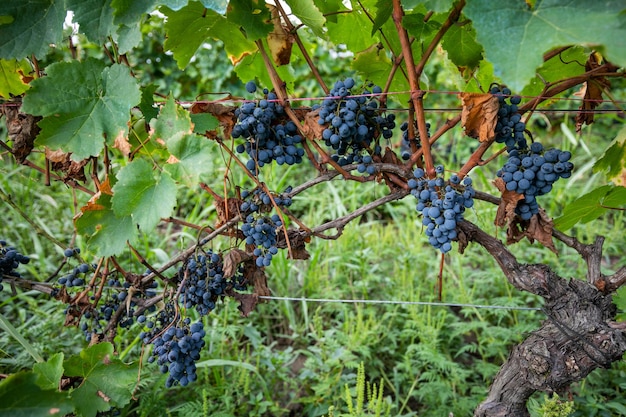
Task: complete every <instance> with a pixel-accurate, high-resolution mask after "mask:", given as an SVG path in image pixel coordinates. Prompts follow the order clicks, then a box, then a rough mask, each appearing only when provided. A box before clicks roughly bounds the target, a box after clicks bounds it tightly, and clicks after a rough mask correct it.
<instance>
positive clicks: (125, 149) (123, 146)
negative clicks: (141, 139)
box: [113, 131, 130, 157]
mask: <svg viewBox="0 0 626 417" xmlns="http://www.w3.org/2000/svg"><path fill="white" fill-rule="evenodd" d="M113 147H114V148H115V149H117V150H119V151H120V152H121V153H122V155H124V156H126V157H127V156H128V155H130V142H129V141H128V137H127V136H126V135H125V134H124V131H120V133H119V134H118V135H117V137H116V138H115V143H114V144H113Z"/></svg>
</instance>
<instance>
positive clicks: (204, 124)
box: [189, 113, 220, 135]
mask: <svg viewBox="0 0 626 417" xmlns="http://www.w3.org/2000/svg"><path fill="white" fill-rule="evenodd" d="M189 116H190V117H191V121H192V122H193V132H194V133H198V134H200V135H204V134H205V133H206V132H209V131H211V130H215V129H217V128H218V127H219V125H220V121H219V120H217V117H215V116H213V115H212V114H209V113H195V114H190V115H189Z"/></svg>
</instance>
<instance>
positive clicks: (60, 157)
mask: <svg viewBox="0 0 626 417" xmlns="http://www.w3.org/2000/svg"><path fill="white" fill-rule="evenodd" d="M45 153H46V158H48V160H49V161H50V162H65V161H66V160H67V158H68V154H66V153H65V152H63V151H62V150H61V149H57V150H56V151H53V150H51V149H50V148H46V150H45Z"/></svg>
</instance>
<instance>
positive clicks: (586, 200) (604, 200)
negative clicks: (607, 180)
mask: <svg viewBox="0 0 626 417" xmlns="http://www.w3.org/2000/svg"><path fill="white" fill-rule="evenodd" d="M624 206H626V187H617V186H613V185H605V186H602V187H600V188H597V189H595V190H593V191H591V192H589V193H587V194H585V195H583V196H581V197H579V198H577V199H576V200H574V202H572V203H571V204H569V205H567V206H566V207H565V209H564V210H563V215H562V216H561V217H559V218H558V219H555V220H554V226H555V227H557V228H559V229H563V230H566V229H569V228H570V227H572V226H574V225H575V224H576V223H579V222H580V223H588V222H590V221H592V220H595V219H597V218H598V217H600V216H602V215H603V214H604V213H605V212H606V211H607V210H610V209H621V208H624Z"/></svg>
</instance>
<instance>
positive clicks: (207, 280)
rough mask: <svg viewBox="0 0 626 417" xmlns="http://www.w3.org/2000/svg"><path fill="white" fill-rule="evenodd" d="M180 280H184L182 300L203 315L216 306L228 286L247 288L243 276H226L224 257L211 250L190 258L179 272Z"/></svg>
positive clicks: (238, 288)
mask: <svg viewBox="0 0 626 417" xmlns="http://www.w3.org/2000/svg"><path fill="white" fill-rule="evenodd" d="M178 280H179V281H181V282H182V288H181V294H180V302H181V303H182V305H184V306H185V307H186V308H192V307H193V308H195V309H196V311H197V312H198V313H199V314H200V315H201V316H204V315H206V314H208V313H210V312H211V311H212V310H213V309H214V308H215V303H216V302H217V300H218V298H219V297H220V296H221V295H223V294H224V293H225V292H226V290H227V288H229V287H234V288H235V289H237V290H242V289H245V283H244V281H243V276H240V275H239V276H235V277H233V278H232V280H231V279H226V278H224V270H223V262H222V257H221V256H220V255H219V254H217V253H213V252H212V251H211V250H209V251H208V252H207V253H203V254H200V255H197V256H194V257H192V258H190V259H188V260H187V262H186V264H185V266H184V268H182V269H181V270H180V271H179V272H178Z"/></svg>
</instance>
